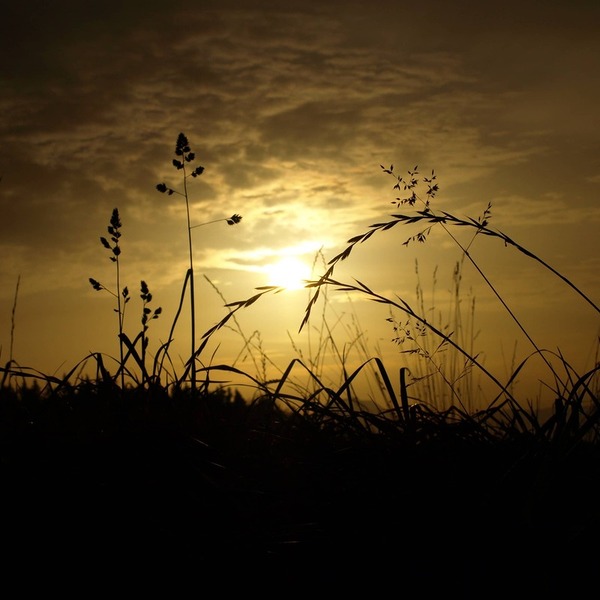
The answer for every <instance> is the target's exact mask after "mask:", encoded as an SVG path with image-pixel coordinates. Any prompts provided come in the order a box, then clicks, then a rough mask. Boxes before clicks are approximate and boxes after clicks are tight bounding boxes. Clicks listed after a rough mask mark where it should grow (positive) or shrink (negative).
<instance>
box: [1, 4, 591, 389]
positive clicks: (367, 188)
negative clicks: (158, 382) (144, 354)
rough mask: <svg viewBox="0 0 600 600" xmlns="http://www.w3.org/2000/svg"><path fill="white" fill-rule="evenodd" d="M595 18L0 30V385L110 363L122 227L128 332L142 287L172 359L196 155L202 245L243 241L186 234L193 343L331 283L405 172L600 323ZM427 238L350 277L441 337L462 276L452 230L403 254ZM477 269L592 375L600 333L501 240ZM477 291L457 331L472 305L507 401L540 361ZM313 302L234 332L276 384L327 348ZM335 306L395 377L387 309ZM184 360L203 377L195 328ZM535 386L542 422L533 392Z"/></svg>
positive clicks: (333, 17) (380, 244) (65, 8)
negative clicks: (279, 370) (388, 170)
mask: <svg viewBox="0 0 600 600" xmlns="http://www.w3.org/2000/svg"><path fill="white" fill-rule="evenodd" d="M599 17H600V6H599V5H598V4H597V3H596V2H591V1H577V0H576V1H574V2H570V3H565V2H558V1H548V2H543V3H542V2H527V1H524V2H511V1H509V2H506V1H503V2H496V1H492V2H485V3H482V2H460V1H459V2H427V1H425V2H418V3H415V2H402V1H394V2H391V1H390V2H387V1H378V0H374V1H372V2H368V3H367V2H354V1H350V2H341V1H334V2H311V1H310V0H304V1H302V2H297V1H296V0H289V1H287V2H285V3H284V2H260V1H259V2H244V1H242V0H239V1H225V2H223V1H219V2H202V1H197V2H191V1H187V2H186V1H183V2H177V3H172V2H159V1H148V0H145V1H144V2H138V1H122V2H116V1H113V0H105V1H102V2H85V3H83V2H74V1H73V2H67V1H58V2H52V3H41V2H40V3H37V2H33V3H11V5H9V6H8V7H4V8H3V15H2V24H1V25H0V28H1V30H2V31H1V34H2V35H1V36H0V50H1V56H2V58H1V59H0V60H1V61H2V68H1V69H0V90H1V92H2V93H1V95H0V107H1V111H0V140H1V144H0V176H1V177H2V179H1V181H0V210H1V213H0V214H1V215H2V219H1V220H0V232H1V234H0V245H1V248H0V251H1V254H2V257H3V259H2V262H1V263H0V344H1V346H2V353H1V355H0V361H1V362H2V363H4V362H6V361H7V360H8V359H9V348H10V344H11V340H12V342H13V358H15V360H17V361H18V363H19V364H21V365H24V366H28V367H31V368H36V369H39V370H40V371H42V372H44V373H54V372H56V373H57V374H61V373H63V372H65V371H67V370H68V369H70V368H71V367H72V366H74V365H75V364H76V363H77V361H78V360H80V359H82V358H83V357H84V356H86V355H87V354H88V353H89V352H105V353H107V354H108V355H112V356H115V355H116V352H117V343H116V330H115V326H116V316H115V314H114V312H113V308H114V304H113V302H112V299H111V297H110V296H109V295H108V294H106V293H100V292H96V291H94V290H93V289H92V288H91V286H90V284H89V281H88V279H89V277H93V278H95V279H98V280H100V281H102V282H103V283H105V284H106V285H107V287H112V286H113V285H114V266H113V265H112V264H111V263H110V261H109V260H108V254H107V252H106V250H105V249H104V248H103V247H102V246H101V244H100V242H99V237H100V236H103V235H106V226H107V225H108V222H109V219H110V215H111V211H112V209H113V208H114V207H118V209H119V212H120V215H121V219H122V222H123V230H122V231H123V238H122V250H123V253H122V257H121V260H122V281H123V282H124V284H126V285H128V287H129V289H130V292H131V296H132V300H131V302H130V304H129V305H128V308H127V310H128V314H127V320H126V326H127V327H128V328H130V329H129V331H130V332H131V335H132V336H133V335H135V332H136V331H137V330H138V329H139V312H140V310H141V308H140V306H141V305H140V300H139V283H140V280H142V279H143V280H145V281H147V283H148V285H149V287H150V289H151V291H152V294H153V296H154V300H153V304H154V305H155V306H159V305H160V306H162V308H163V314H162V315H161V317H160V319H158V320H156V321H153V322H152V324H151V328H150V338H151V347H152V344H158V343H159V340H162V341H164V340H165V339H166V336H167V335H168V330H169V326H170V324H171V322H172V319H173V316H174V313H175V311H176V308H177V303H178V301H179V295H180V292H181V286H182V283H183V278H184V275H185V271H186V268H187V229H186V220H185V203H184V202H183V200H182V198H181V197H180V196H178V195H173V196H166V195H163V194H159V193H158V192H157V191H156V189H155V186H156V184H157V183H159V182H163V181H164V182H166V183H167V185H169V186H172V187H174V188H177V186H178V185H180V182H181V180H180V177H179V175H180V174H179V173H178V172H177V171H176V170H175V169H174V168H173V167H172V165H171V160H172V159H173V157H174V156H173V150H174V146H175V141H176V138H177V135H178V134H179V133H180V132H184V133H185V134H186V135H187V137H188V139H189V141H190V144H191V146H192V149H193V150H194V152H195V153H196V157H197V163H198V164H201V165H202V166H204V167H205V171H204V173H203V174H202V176H201V177H199V178H197V179H194V180H191V181H190V185H189V194H190V199H191V201H192V211H191V220H192V223H193V224H201V223H205V222H209V221H213V220H216V219H222V218H226V217H229V216H230V215H232V214H233V213H239V214H241V215H242V216H243V220H242V222H241V223H240V224H239V225H236V226H235V227H231V228H230V227H229V226H228V225H227V224H226V223H224V222H218V223H214V224H210V225H207V226H204V227H199V228H196V229H194V233H193V243H194V249H195V254H194V261H195V265H196V269H197V274H196V278H197V282H196V283H197V292H196V294H197V298H198V321H199V324H198V330H199V333H202V332H203V331H205V330H207V329H208V328H210V327H211V326H213V325H214V324H215V323H216V322H218V321H219V320H220V319H221V318H222V317H223V316H224V315H225V314H226V309H225V308H224V307H223V304H224V300H226V301H228V302H232V301H236V300H242V299H245V298H248V297H250V296H251V295H252V294H253V293H255V288H256V287H258V286H262V285H266V284H269V283H272V282H274V280H273V279H270V277H269V273H270V272H271V271H270V270H269V265H274V264H277V263H279V261H280V260H282V259H284V260H288V261H290V260H293V259H294V260H300V261H304V262H305V263H306V264H308V265H312V264H313V262H314V261H315V259H317V268H316V271H318V273H316V275H318V274H320V273H321V272H322V271H323V268H322V267H323V262H324V261H327V260H330V259H331V258H332V257H333V256H335V255H336V254H337V253H338V252H340V251H341V250H342V249H343V248H344V247H345V242H346V240H348V239H349V238H350V237H352V236H355V235H358V234H361V233H364V232H365V231H366V230H367V229H368V226H369V225H370V224H371V223H376V222H381V221H385V220H386V219H388V218H389V215H390V214H392V213H393V212H398V210H397V209H395V207H394V205H393V201H394V199H395V198H396V197H397V196H398V193H397V190H394V189H393V185H394V183H395V181H394V180H393V178H391V177H390V176H389V175H385V174H384V173H383V172H382V170H381V167H380V165H384V166H386V167H388V166H390V165H391V164H393V165H394V171H395V172H397V173H398V174H399V175H406V173H407V171H408V170H409V169H412V168H413V167H414V166H415V165H418V166H419V172H420V174H421V175H424V176H428V175H430V174H431V171H432V170H433V169H434V170H435V173H436V176H437V183H438V185H439V187H440V191H439V193H438V195H437V196H436V198H435V199H434V201H433V204H432V208H434V209H437V210H440V211H442V210H444V211H447V212H450V213H452V214H456V215H457V216H460V217H466V216H471V217H473V218H477V217H478V216H479V215H481V214H482V213H483V211H484V210H485V208H486V206H487V204H488V202H490V203H491V205H492V219H491V221H490V225H491V226H493V227H495V228H497V229H499V230H501V231H502V232H504V233H505V234H507V235H509V236H510V237H511V238H512V239H514V240H515V241H517V242H518V243H519V244H521V245H522V246H524V247H525V248H527V249H528V250H530V251H532V252H533V253H535V254H536V255H537V256H539V257H540V258H542V259H543V260H544V261H546V262H547V263H549V264H550V265H552V266H553V267H554V268H556V269H558V270H559V271H560V272H561V273H562V274H564V275H565V276H566V277H568V278H569V279H570V280H571V281H573V283H574V284H575V285H577V286H578V287H579V288H580V289H582V290H584V291H585V293H586V294H587V295H588V296H589V297H590V298H591V299H592V300H593V301H594V302H596V304H597V303H598V302H599V301H600V279H599V277H598V273H599V266H600V262H599V254H598V250H599V242H598V235H597V232H598V225H599V223H600V204H599V201H598V190H599V187H600V123H599V119H600V117H599V111H598V97H599V92H600V79H599V78H598V73H599V72H600V37H599V36H598V31H599V30H600V19H599ZM177 189H178V188H177ZM412 233H414V230H409V228H407V227H404V226H398V227H395V228H393V229H391V230H390V231H386V232H381V233H379V234H377V235H375V236H373V237H372V238H371V239H370V240H368V241H367V242H365V243H364V244H361V245H360V246H357V247H356V249H355V250H354V251H353V253H352V255H351V257H350V258H349V259H348V260H347V261H346V262H344V263H343V264H342V265H341V266H340V270H339V274H338V272H337V271H336V275H339V276H340V277H341V276H344V277H346V278H347V279H348V280H349V281H353V279H352V278H353V277H355V278H356V279H359V280H360V281H363V282H364V283H365V284H367V285H368V286H369V287H370V288H371V289H374V290H376V291H377V292H378V293H382V294H384V295H387V296H388V297H390V298H392V299H395V298H396V297H397V296H400V297H401V298H403V299H405V300H406V301H408V302H411V303H412V302H415V305H416V304H417V300H416V299H415V290H416V287H417V284H418V283H419V281H420V283H421V285H422V286H423V289H424V290H425V294H426V298H425V304H426V309H429V308H431V306H434V310H432V311H430V312H429V315H430V318H431V316H432V315H436V314H437V312H436V311H441V313H442V315H443V316H440V318H442V320H445V319H446V315H447V314H449V313H448V311H449V310H451V309H449V308H448V306H449V303H450V301H451V298H452V293H451V290H452V274H453V270H454V267H455V265H456V263H457V262H458V261H460V260H461V253H460V250H459V249H458V248H457V246H456V245H455V244H454V243H453V242H452V240H451V239H450V238H449V237H448V236H447V235H446V234H445V233H444V232H443V231H437V230H436V231H435V232H434V233H432V235H431V237H430V238H429V239H428V241H427V242H426V243H425V244H410V245H409V246H408V247H407V246H404V245H403V244H402V242H404V241H405V240H406V239H407V238H408V237H410V235H411V234H412ZM460 233H461V235H464V233H463V232H462V231H461V232H460ZM472 256H473V257H474V258H475V259H476V260H477V261H478V264H480V265H481V267H482V270H483V271H484V273H485V274H486V275H488V276H489V277H490V279H491V280H492V281H493V282H494V284H495V285H496V286H497V289H498V291H499V292H500V294H501V295H502V297H503V298H504V299H505V300H506V301H507V302H508V303H509V305H510V307H511V309H512V310H514V312H515V313H517V315H518V317H519V318H520V319H522V323H523V324H524V325H525V326H526V329H527V331H528V332H530V333H531V335H532V337H534V339H535V340H536V343H538V344H539V346H540V347H543V348H547V349H549V350H550V351H552V352H558V351H559V350H560V351H561V352H564V354H565V355H566V356H568V357H569V360H570V361H572V364H573V365H574V367H576V368H577V370H578V371H579V372H583V371H584V370H585V369H586V368H590V367H591V366H592V365H593V360H594V354H593V353H594V348H595V343H597V339H598V332H599V319H598V313H597V311H595V310H593V309H592V308H591V307H590V306H589V305H588V304H586V303H585V302H584V301H582V299H581V298H580V297H579V296H577V294H575V293H574V292H573V291H572V290H570V289H569V288H568V287H567V286H565V285H564V284H563V283H562V282H559V281H558V280H557V278H556V277H554V276H551V275H550V274H549V273H548V272H547V271H546V270H544V269H543V268H542V267H540V265H538V264H536V263H535V262H534V261H532V260H530V259H528V258H527V257H525V256H524V255H522V254H520V253H519V252H517V251H515V250H514V249H513V248H510V247H509V248H507V247H505V246H504V244H503V243H502V242H501V241H500V240H497V239H493V238H489V239H488V238H483V239H478V240H477V241H476V242H475V243H474V245H473V248H472ZM291 264H292V263H290V262H288V263H286V264H285V265H284V268H283V270H284V271H290V270H292V266H291ZM416 264H418V270H419V276H418V278H417V276H416V274H415V265H416ZM279 270H280V272H281V269H279ZM462 275H463V277H462V279H461V291H462V293H464V302H463V305H462V306H463V308H464V310H465V318H467V315H468V313H469V310H467V308H466V307H468V306H469V302H471V301H472V299H473V298H474V299H475V305H476V312H475V315H476V316H475V326H474V331H476V332H478V333H477V337H476V339H475V343H474V346H475V351H477V352H480V353H481V356H484V357H485V362H486V365H488V366H489V367H490V369H492V370H493V372H494V373H496V374H498V376H499V377H500V378H504V379H506V377H507V374H509V373H510V372H511V365H514V364H518V362H519V361H520V360H522V359H523V358H524V357H525V356H527V355H528V354H530V353H531V351H532V347H531V346H530V345H529V343H528V341H527V340H526V339H525V338H524V337H523V336H522V335H521V333H520V332H519V331H518V330H517V329H516V328H515V327H514V326H513V325H512V324H511V321H510V319H506V314H505V311H504V310H503V309H502V307H501V306H500V305H499V304H498V301H497V299H496V298H495V297H494V296H493V294H491V293H490V291H489V289H488V288H487V287H486V286H485V285H484V284H483V282H482V280H481V277H480V276H479V275H478V273H477V272H476V270H475V269H474V268H473V267H472V266H471V265H469V264H467V265H466V266H464V267H463V272H462ZM19 277H20V285H19V293H18V302H17V307H16V312H15V320H14V330H13V331H12V336H11V327H12V325H13V321H12V318H11V315H12V307H13V302H14V298H15V291H16V283H17V280H18V278H19ZM434 278H435V283H434ZM431 294H434V295H433V297H432V296H431ZM307 298H308V292H307V291H306V290H300V291H298V290H296V291H287V292H283V293H281V294H278V295H274V296H272V297H265V298H263V299H261V301H260V302H258V303H257V304H256V305H254V306H252V307H249V308H248V309H245V310H244V311H240V312H239V313H238V316H239V327H240V328H241V329H242V330H243V333H244V336H246V339H252V340H253V342H257V341H258V342H259V343H260V345H261V348H262V349H263V350H264V352H265V353H266V354H267V355H268V356H269V357H270V358H271V359H272V360H273V361H274V362H276V363H277V364H278V365H281V366H282V367H285V365H286V364H287V361H288V360H289V358H290V357H293V356H297V354H296V351H297V350H296V349H295V348H294V345H295V344H297V347H300V346H301V345H302V344H304V345H307V344H308V345H310V343H312V344H315V343H317V342H316V341H315V339H318V338H317V337H316V333H313V334H312V335H313V336H314V337H313V338H312V340H311V339H308V338H309V332H307V331H304V333H301V334H299V335H298V334H297V331H298V327H299V325H300V322H301V321H302V318H303V316H304V307H305V306H306V303H307ZM345 298H346V296H345V295H343V294H341V295H340V294H338V295H335V294H333V293H332V294H331V296H330V297H329V299H330V303H331V305H330V306H329V307H328V310H329V311H330V313H328V317H327V318H328V319H330V324H331V325H333V324H334V323H335V324H336V327H335V334H336V335H339V336H340V341H339V344H340V348H342V349H344V348H346V349H347V351H348V353H349V355H350V354H351V352H352V348H354V349H355V348H356V343H355V342H356V340H355V339H354V338H355V332H356V330H355V329H353V327H355V326H356V324H357V323H358V324H359V330H360V331H361V332H362V334H363V335H364V338H363V341H364V342H365V343H366V344H367V346H368V347H369V349H370V351H371V353H372V354H373V355H379V356H382V357H384V358H385V361H386V364H387V365H389V369H390V372H391V373H395V372H397V370H398V368H399V367H400V366H402V365H404V364H405V362H406V360H407V358H406V355H404V354H402V353H401V352H400V350H401V348H400V347H399V346H398V345H397V344H395V343H394V342H393V341H392V339H393V338H394V331H393V329H392V326H391V324H390V323H389V322H388V321H387V320H386V319H387V318H388V317H389V316H390V315H389V313H388V309H387V307H386V306H385V305H378V304H374V303H372V302H369V301H366V299H364V298H362V297H361V296H356V297H353V298H352V302H351V303H350V304H347V303H345ZM184 313H185V311H184ZM186 317H187V315H186ZM398 318H399V319H400V320H402V319H403V317H402V316H399V317H398ZM436 318H437V317H436ZM183 322H184V321H182V323H183ZM346 322H348V323H349V325H345V323H346ZM317 328H318V325H317V324H315V332H316V331H317ZM220 335H221V337H219V339H215V345H214V348H213V349H212V350H211V352H214V354H213V355H211V356H209V357H207V362H210V361H212V362H216V363H218V362H228V361H229V362H231V360H232V359H231V357H232V356H234V357H237V356H238V355H239V353H243V349H240V348H241V347H243V343H242V342H243V336H242V335H240V333H239V332H237V333H236V332H235V331H231V330H224V331H222V332H221V334H220ZM292 340H294V341H292ZM353 340H354V343H353ZM176 341H177V344H180V345H178V346H177V348H178V352H179V353H180V355H181V357H182V358H187V357H188V356H189V351H188V347H187V334H186V331H185V329H184V328H182V330H181V331H180V332H178V334H176ZM515 344H516V346H515ZM304 352H305V353H309V352H310V351H309V349H308V346H305V350H304ZM305 356H307V354H305ZM349 360H353V361H355V364H359V363H360V358H354V357H353V358H351V359H350V358H349ZM542 371H543V369H542ZM524 379H526V381H527V383H529V384H532V385H533V389H534V390H535V391H534V392H527V394H529V396H528V397H533V396H534V395H535V393H537V390H538V388H539V384H538V383H537V382H536V377H535V376H533V375H532V376H531V377H530V378H529V379H528V378H526V377H524Z"/></svg>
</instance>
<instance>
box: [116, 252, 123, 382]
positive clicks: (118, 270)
mask: <svg viewBox="0 0 600 600" xmlns="http://www.w3.org/2000/svg"><path fill="white" fill-rule="evenodd" d="M115 263H116V266H117V269H116V270H117V313H118V315H119V358H120V359H121V389H122V390H124V389H125V365H124V364H123V311H122V308H121V266H120V263H119V255H117V256H116V257H115Z"/></svg>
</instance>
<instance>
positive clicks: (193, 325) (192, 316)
mask: <svg viewBox="0 0 600 600" xmlns="http://www.w3.org/2000/svg"><path fill="white" fill-rule="evenodd" d="M182 162H183V195H184V197H185V210H186V215H187V228H188V250H189V255H190V271H189V273H190V321H191V325H190V327H191V342H192V352H191V355H190V356H192V357H193V356H194V354H195V352H196V299H195V294H194V258H193V257H194V255H193V248H192V226H191V220H190V202H189V198H188V191H187V177H186V173H185V158H184V160H183V161H182ZM190 368H191V373H190V376H191V385H192V390H193V391H195V390H196V360H195V358H194V359H193V360H192V364H191V365H190Z"/></svg>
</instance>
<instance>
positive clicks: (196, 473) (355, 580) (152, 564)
mask: <svg viewBox="0 0 600 600" xmlns="http://www.w3.org/2000/svg"><path fill="white" fill-rule="evenodd" d="M0 393H1V394H2V398H1V401H0V431H1V438H0V442H1V469H2V470H1V477H2V488H1V489H2V547H3V559H2V564H3V580H4V582H5V586H6V588H5V589H18V591H19V595H24V594H25V593H35V594H36V595H37V594H46V593H50V592H52V591H54V592H58V593H62V594H65V593H77V595H78V596H81V597H88V596H89V595H91V594H92V593H103V594H107V593H110V594H111V595H112V594H129V595H131V594H138V595H142V594H147V593H155V594H158V595H161V596H165V597H177V596H179V595H183V594H184V593H185V594H186V595H198V596H206V595H208V596H209V597H217V596H220V595H222V594H224V593H226V592H228V591H230V592H237V593H240V592H241V593H244V592H248V593H249V594H255V593H256V594H262V595H275V594H277V595H278V596H279V595H281V596H294V595H306V594H307V593H308V594H320V593H327V594H329V593H330V594H335V595H336V597H337V595H339V594H343V595H347V594H351V593H354V594H368V597H376V598H378V597H384V596H388V595H393V596H398V597H402V596H404V597H409V598H417V597H440V598H441V597H446V596H452V597H457V598H488V597H494V596H496V595H497V596H503V597H509V598H525V597H529V598H546V597H549V595H551V596H552V597H555V596H556V595H557V594H558V595H564V596H565V597H568V598H576V597H583V594H584V593H586V597H587V592H586V590H588V589H589V593H590V594H592V595H593V594H594V593H595V592H594V589H595V586H596V582H597V572H598V564H599V563H598V558H599V557H600V556H599V555H600V552H599V551H598V539H599V537H598V536H599V533H600V528H599V524H598V514H599V513H598V506H600V502H599V501H600V491H599V489H598V488H599V485H598V482H599V481H600V479H599V478H600V457H599V452H598V447H597V444H596V443H593V442H585V441H583V440H581V439H579V438H578V436H577V435H574V434H573V431H572V430H569V429H568V428H567V427H566V426H564V423H563V422H562V421H561V419H559V418H558V415H557V414H555V415H553V416H552V417H550V419H549V420H548V422H547V424H546V426H545V429H544V428H542V429H541V430H540V431H537V432H536V431H526V430H525V429H524V428H520V427H518V426H517V425H515V422H514V421H512V422H511V423H509V424H506V426H505V427H503V428H502V427H498V426H492V425H491V421H490V420H489V418H487V416H486V418H485V419H479V420H478V419H476V418H474V419H471V418H464V417H463V418H453V417H452V416H451V414H442V413H434V412H422V413H417V412H416V413H415V414H414V419H413V421H411V422H410V424H407V423H402V422H400V421H398V420H396V419H395V418H392V417H391V416H389V415H387V416H384V415H374V416H373V418H372V425H371V426H367V425H365V422H364V421H362V422H361V419H360V418H359V417H360V416H359V415H350V416H348V415H344V416H343V418H342V417H339V418H338V417H336V415H335V414H334V413H328V412H326V411H325V412H323V413H321V414H319V413H317V412H315V411H307V412H305V413H301V412H298V413H296V414H294V415H292V414H290V413H288V412H283V411H281V410H280V409H278V408H276V407H275V406H274V404H273V403H272V402H270V401H269V400H268V399H263V400H261V401H260V402H256V403H254V404H251V405H248V404H246V403H245V402H243V401H242V400H241V398H236V397H235V395H231V394H226V393H215V394H212V395H208V396H206V395H204V396H198V397H196V398H193V397H192V396H191V395H189V394H185V393H180V394H178V395H177V396H176V397H168V396H166V395H164V394H156V395H154V394H152V393H151V392H149V391H147V390H146V391H145V392H144V391H140V390H137V391H132V392H131V394H130V395H129V396H128V395H126V396H125V397H121V395H120V392H118V390H117V392H114V393H113V392H110V391H102V390H101V389H99V388H90V389H88V390H87V391H86V390H81V389H80V390H79V391H78V392H77V393H72V394H70V395H63V396H61V397H49V398H41V397H40V395H39V394H38V393H36V392H34V391H33V392H29V393H27V392H22V393H20V394H17V393H15V392H12V391H9V390H8V389H4V390H2V392H0ZM363 416H364V415H363ZM542 425H543V424H542ZM561 427H563V429H562V430H561ZM13 585H17V586H18V588H13V587H12V586H13Z"/></svg>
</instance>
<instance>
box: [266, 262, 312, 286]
mask: <svg viewBox="0 0 600 600" xmlns="http://www.w3.org/2000/svg"><path fill="white" fill-rule="evenodd" d="M264 271H265V273H266V274H267V277H268V282H267V285H277V286H280V287H284V288H286V289H288V290H299V289H302V288H303V287H304V285H305V280H307V279H310V277H311V269H310V267H309V266H308V265H307V264H306V263H305V262H302V261H301V260H300V259H298V258H295V257H293V256H287V257H285V258H282V259H281V260H280V261H278V262H276V263H274V264H272V265H267V266H266V267H265V268H264Z"/></svg>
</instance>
